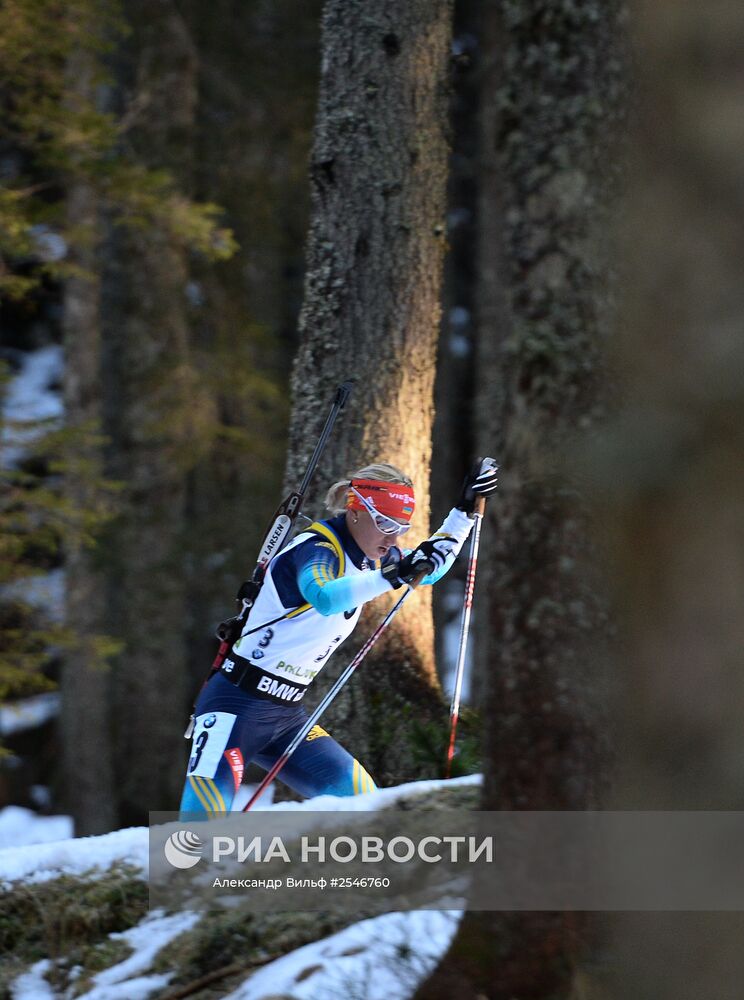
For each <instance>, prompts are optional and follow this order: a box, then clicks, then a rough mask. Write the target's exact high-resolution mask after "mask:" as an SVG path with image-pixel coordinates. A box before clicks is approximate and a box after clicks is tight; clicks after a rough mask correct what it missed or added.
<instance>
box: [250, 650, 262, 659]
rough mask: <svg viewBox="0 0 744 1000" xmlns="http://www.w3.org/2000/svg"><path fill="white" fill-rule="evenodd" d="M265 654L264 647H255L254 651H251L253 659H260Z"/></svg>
mask: <svg viewBox="0 0 744 1000" xmlns="http://www.w3.org/2000/svg"><path fill="white" fill-rule="evenodd" d="M263 655H264V651H263V650H262V649H254V650H253V652H252V653H251V659H253V660H260V659H261V657H262V656H263Z"/></svg>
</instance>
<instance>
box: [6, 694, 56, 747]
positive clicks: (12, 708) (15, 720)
mask: <svg viewBox="0 0 744 1000" xmlns="http://www.w3.org/2000/svg"><path fill="white" fill-rule="evenodd" d="M59 705H60V696H59V692H58V691H48V692H46V693H45V694H37V695H34V696H33V697H31V698H23V699H22V700H21V701H17V702H14V703H11V704H9V705H0V736H12V735H13V733H19V732H21V731H22V730H24V729H35V728H36V727H37V726H43V725H44V723H45V722H48V721H49V719H53V718H54V717H55V715H58V714H59Z"/></svg>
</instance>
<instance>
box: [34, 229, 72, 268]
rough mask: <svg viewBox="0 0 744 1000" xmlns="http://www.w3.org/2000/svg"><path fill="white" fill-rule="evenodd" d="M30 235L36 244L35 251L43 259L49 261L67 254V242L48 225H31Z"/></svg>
mask: <svg viewBox="0 0 744 1000" xmlns="http://www.w3.org/2000/svg"><path fill="white" fill-rule="evenodd" d="M31 236H32V237H33V241H34V243H35V244H36V252H37V253H38V255H39V257H41V259H42V260H43V261H46V262H47V263H51V262H52V261H57V260H63V259H64V258H65V257H66V256H67V243H66V242H65V240H64V239H63V238H62V237H61V236H60V235H59V233H55V231H54V230H53V229H50V228H49V226H44V225H38V226H31Z"/></svg>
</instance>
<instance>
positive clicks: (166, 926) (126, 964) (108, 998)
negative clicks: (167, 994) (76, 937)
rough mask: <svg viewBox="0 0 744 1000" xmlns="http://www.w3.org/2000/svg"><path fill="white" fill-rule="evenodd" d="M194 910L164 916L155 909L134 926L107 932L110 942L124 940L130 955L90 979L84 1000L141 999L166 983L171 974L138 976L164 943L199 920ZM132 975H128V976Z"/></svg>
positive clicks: (189, 928) (183, 932) (83, 995)
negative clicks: (128, 947)
mask: <svg viewBox="0 0 744 1000" xmlns="http://www.w3.org/2000/svg"><path fill="white" fill-rule="evenodd" d="M198 921H199V916H198V915H197V914H196V913H188V912H187V913H175V914H173V916H170V917H166V916H163V914H162V912H159V911H155V912H153V913H151V914H150V915H149V916H147V917H145V919H144V920H143V921H141V922H140V923H139V924H137V926H136V927H131V928H130V929H129V930H128V931H122V932H121V933H119V934H109V940H111V941H124V942H125V943H126V944H128V945H129V946H130V947H131V948H132V949H133V951H132V954H131V955H130V956H129V957H128V958H125V959H124V961H123V962H119V963H118V964H117V965H112V966H111V967H110V968H108V969H104V970H103V972H99V973H98V975H97V976H94V978H93V988H92V989H91V990H89V991H88V992H87V993H82V994H81V998H84V1000H144V998H145V997H149V996H150V994H151V993H154V992H155V991H156V990H161V989H163V988H164V987H165V986H167V985H168V982H169V981H170V979H171V974H167V973H166V974H163V975H157V976H155V975H153V976H141V975H140V973H141V972H145V971H146V970H147V969H149V968H150V966H151V964H152V962H153V959H154V958H155V956H156V955H157V954H158V952H159V951H161V950H162V949H163V948H165V946H166V945H167V944H170V942H171V941H173V940H174V939H175V938H177V937H178V936H179V935H181V934H185V933H186V931H190V930H191V928H192V927H193V926H194V925H195V924H196V923H198ZM130 977H131V978H130Z"/></svg>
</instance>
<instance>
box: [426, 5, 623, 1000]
mask: <svg viewBox="0 0 744 1000" xmlns="http://www.w3.org/2000/svg"><path fill="white" fill-rule="evenodd" d="M482 39H483V41H484V45H483V51H482V54H481V65H482V72H483V77H482V79H483V88H484V89H483V91H482V95H481V111H480V114H481V123H482V124H481V143H482V145H481V151H480V155H481V161H480V202H481V206H482V212H481V225H482V228H481V231H480V247H479V280H480V282H481V285H482V287H481V290H480V292H479V309H478V364H477V373H478V378H479V380H480V387H479V392H478V401H479V414H480V419H479V421H478V426H479V428H481V430H482V434H483V437H482V439H481V441H482V445H483V447H484V449H486V450H491V449H492V448H493V447H494V442H495V443H496V444H495V447H496V449H497V451H496V454H497V456H498V458H499V459H500V461H501V463H502V476H501V484H500V488H499V491H498V494H497V496H496V497H495V498H494V499H493V500H492V501H491V502H490V504H489V512H488V514H487V518H486V523H485V525H484V531H483V552H482V557H483V558H482V561H483V562H484V563H486V564H487V565H488V567H489V579H488V597H487V601H483V602H482V603H481V605H480V607H481V608H482V609H483V610H484V611H485V613H486V615H487V617H488V628H489V639H488V659H487V670H486V671H485V672H484V673H485V676H484V677H483V680H482V684H481V691H482V701H481V703H480V704H479V705H478V706H477V707H479V708H480V709H481V710H482V713H483V718H484V720H485V722H484V733H483V740H484V758H485V767H484V770H485V784H484V794H483V808H485V809H490V810H504V809H586V808H591V807H592V806H596V805H597V804H598V802H599V800H600V796H601V794H602V790H603V788H604V786H605V782H606V757H607V752H606V740H605V731H604V726H603V721H602V715H601V710H600V707H599V706H600V704H601V700H602V693H603V683H604V678H603V673H602V669H601V666H602V656H601V652H599V650H601V639H602V636H603V633H604V632H605V631H606V629H607V616H606V607H605V602H604V600H603V598H602V593H601V589H600V587H599V585H598V583H597V579H596V577H597V574H596V571H595V568H594V566H593V560H594V558H595V555H594V552H593V543H592V530H591V521H590V518H589V515H588V513H587V504H586V502H585V500H584V499H583V498H582V496H581V492H580V490H579V489H578V488H577V485H576V483H575V482H573V481H572V480H571V478H570V476H569V475H567V474H566V472H565V463H566V462H567V460H568V458H569V457H570V455H571V452H572V449H573V448H575V447H577V446H578V444H579V443H580V442H581V440H582V436H584V435H586V434H587V433H588V432H589V430H590V429H591V428H593V427H594V426H595V425H596V423H597V422H598V421H599V420H600V419H601V418H602V417H603V415H604V414H605V412H606V407H607V394H608V389H607V385H606V374H605V362H604V358H603V353H604V349H605V346H604V342H605V340H606V339H607V336H608V333H609V330H610V302H611V294H610V289H611V283H610V280H609V267H608V264H607V260H608V247H607V245H606V228H607V221H608V215H607V207H608V203H609V201H610V194H611V192H612V190H613V188H614V186H615V181H616V168H615V163H616V160H615V159H613V152H614V149H613V142H614V141H615V140H616V139H617V125H618V123H619V120H620V116H621V113H622V108H623V97H624V87H625V70H624V60H623V28H622V6H621V4H620V3H614V2H613V3H611V4H609V5H608V4H605V5H598V4H593V3H586V4H575V3H573V2H572V0H566V2H559V3H547V2H545V0H529V2H508V3H488V4H485V5H484V6H483V10H482ZM598 644H599V645H598ZM482 652H483V649H482V647H481V653H482ZM581 940H582V938H581V923H580V921H578V920H577V918H576V916H575V915H572V914H550V913H534V914H533V913H521V914H520V913H517V914H501V913H468V914H466V916H465V918H464V920H463V922H462V924H461V926H460V930H459V932H458V934H457V936H456V938H455V940H454V941H453V944H452V947H451V948H450V950H449V952H448V954H447V955H446V956H445V958H444V960H443V962H442V964H441V966H440V967H439V969H438V970H437V971H436V972H435V973H434V975H433V976H432V977H431V979H430V980H429V981H428V982H427V983H425V984H424V985H423V986H422V987H421V988H420V989H419V991H418V993H417V997H418V998H421V1000H424V998H425V1000H438V998H440V997H450V996H452V995H454V993H456V994H457V996H458V997H461V998H463V1000H476V997H478V998H482V997H487V998H488V1000H511V998H514V997H519V998H520V1000H537V998H541V1000H547V998H551V1000H553V998H558V997H566V996H568V995H569V994H570V992H571V989H572V982H573V969H574V965H575V962H576V960H577V956H578V954H579V952H580V945H581Z"/></svg>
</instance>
